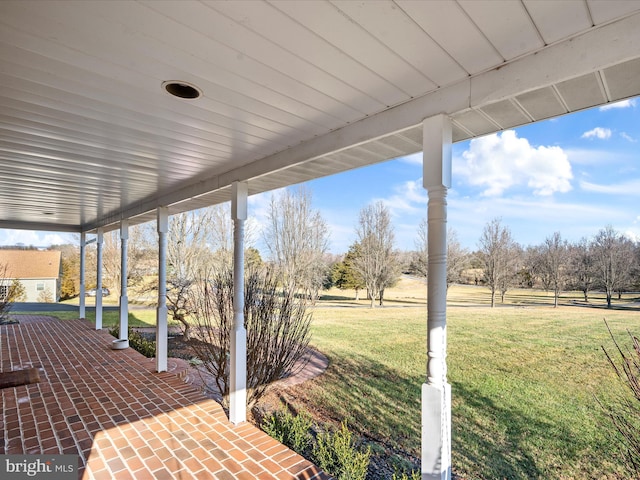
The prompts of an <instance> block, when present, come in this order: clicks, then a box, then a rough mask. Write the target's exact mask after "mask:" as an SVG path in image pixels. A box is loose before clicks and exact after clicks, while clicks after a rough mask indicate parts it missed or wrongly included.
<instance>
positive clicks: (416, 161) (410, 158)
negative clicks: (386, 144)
mask: <svg viewBox="0 0 640 480" xmlns="http://www.w3.org/2000/svg"><path fill="white" fill-rule="evenodd" d="M398 160H400V161H401V162H404V163H408V164H410V165H419V166H422V152H417V153H412V154H411V155H407V156H406V157H400V158H398Z"/></svg>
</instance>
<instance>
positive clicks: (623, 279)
mask: <svg viewBox="0 0 640 480" xmlns="http://www.w3.org/2000/svg"><path fill="white" fill-rule="evenodd" d="M591 247H592V250H593V258H594V265H595V271H596V281H597V282H598V284H599V285H600V286H601V287H602V288H604V290H605V293H606V295H607V308H611V299H612V297H613V294H614V293H615V292H616V291H619V290H621V289H623V288H624V287H625V286H626V285H628V283H629V281H630V275H631V271H632V268H633V259H634V251H633V248H634V247H633V242H631V241H630V240H629V239H627V238H625V237H624V236H622V235H620V234H619V233H618V232H616V231H615V230H614V229H613V227H612V226H611V225H608V226H606V227H605V228H604V229H602V230H600V232H598V234H597V235H596V236H595V238H594V239H593V242H592V243H591Z"/></svg>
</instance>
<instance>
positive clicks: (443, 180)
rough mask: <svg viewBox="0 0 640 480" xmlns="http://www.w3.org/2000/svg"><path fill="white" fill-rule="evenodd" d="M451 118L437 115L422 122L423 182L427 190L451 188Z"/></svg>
mask: <svg viewBox="0 0 640 480" xmlns="http://www.w3.org/2000/svg"><path fill="white" fill-rule="evenodd" d="M452 144H453V142H452V127H451V118H449V117H448V116H447V115H442V114H441V115H435V116H433V117H429V118H426V119H424V120H423V121H422V165H423V167H422V168H423V172H422V182H423V185H424V188H426V189H427V190H429V189H431V188H434V187H446V188H451V146H452Z"/></svg>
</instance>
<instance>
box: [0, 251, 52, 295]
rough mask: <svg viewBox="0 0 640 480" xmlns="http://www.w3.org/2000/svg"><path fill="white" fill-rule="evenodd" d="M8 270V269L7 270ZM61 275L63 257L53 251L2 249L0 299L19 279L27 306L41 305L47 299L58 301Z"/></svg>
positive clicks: (0, 254)
mask: <svg viewBox="0 0 640 480" xmlns="http://www.w3.org/2000/svg"><path fill="white" fill-rule="evenodd" d="M5 267H6V269H5ZM61 272H62V263H61V253H60V252H58V251H53V250H46V251H40V250H2V249H0V275H3V276H4V277H5V278H3V279H0V280H2V281H1V285H0V296H2V297H3V296H4V295H6V292H5V291H4V290H6V289H7V288H8V286H9V285H11V282H13V280H15V279H17V280H19V281H20V283H22V285H23V286H24V289H25V295H26V298H24V300H23V301H25V302H41V301H44V299H45V298H49V299H52V300H53V301H56V302H57V301H58V300H59V298H60V277H61Z"/></svg>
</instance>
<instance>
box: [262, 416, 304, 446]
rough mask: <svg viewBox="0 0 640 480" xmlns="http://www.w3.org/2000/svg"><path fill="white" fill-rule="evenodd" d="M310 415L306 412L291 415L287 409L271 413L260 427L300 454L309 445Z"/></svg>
mask: <svg viewBox="0 0 640 480" xmlns="http://www.w3.org/2000/svg"><path fill="white" fill-rule="evenodd" d="M311 426H312V421H311V416H310V415H309V414H308V413H306V412H300V413H299V414H298V415H293V414H292V413H291V412H290V411H289V410H288V409H286V408H282V409H281V410H279V411H277V412H274V413H272V414H271V415H270V416H268V417H267V418H266V420H265V421H264V423H263V424H262V429H263V430H264V431H265V432H266V433H267V434H268V435H269V436H271V437H273V438H275V439H276V440H278V441H279V442H280V443H283V444H284V445H286V446H287V447H289V448H290V449H291V450H293V451H294V452H298V453H299V454H301V455H304V453H305V452H306V451H307V449H308V448H309V446H310V445H311V433H310V430H311Z"/></svg>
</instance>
